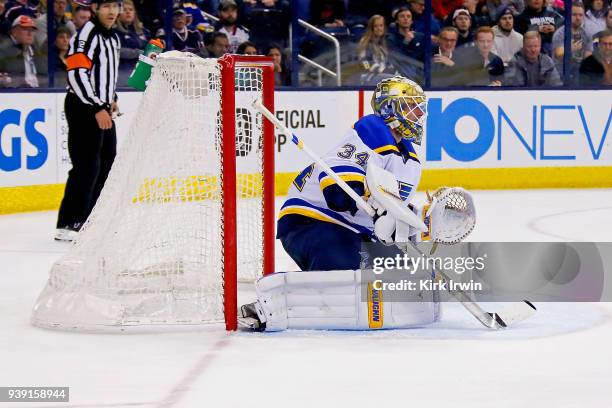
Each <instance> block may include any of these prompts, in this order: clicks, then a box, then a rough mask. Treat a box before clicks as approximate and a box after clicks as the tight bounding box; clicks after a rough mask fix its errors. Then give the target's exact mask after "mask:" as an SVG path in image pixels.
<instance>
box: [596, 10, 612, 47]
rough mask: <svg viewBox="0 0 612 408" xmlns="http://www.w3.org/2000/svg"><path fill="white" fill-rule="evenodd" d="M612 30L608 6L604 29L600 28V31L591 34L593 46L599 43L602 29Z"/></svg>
mask: <svg viewBox="0 0 612 408" xmlns="http://www.w3.org/2000/svg"><path fill="white" fill-rule="evenodd" d="M606 30H607V31H612V7H610V8H609V9H608V11H607V12H606V29H605V30H601V31H600V32H598V33H597V34H595V35H594V36H593V46H594V47H595V46H597V44H598V43H599V39H600V38H601V35H600V34H602V33H603V32H604V31H606Z"/></svg>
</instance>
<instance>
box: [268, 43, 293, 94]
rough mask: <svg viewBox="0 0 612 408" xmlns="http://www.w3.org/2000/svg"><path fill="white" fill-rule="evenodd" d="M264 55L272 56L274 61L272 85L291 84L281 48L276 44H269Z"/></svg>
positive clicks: (289, 72)
mask: <svg viewBox="0 0 612 408" xmlns="http://www.w3.org/2000/svg"><path fill="white" fill-rule="evenodd" d="M266 55H267V56H268V57H272V62H273V63H274V85H275V86H291V71H290V70H289V68H288V67H287V64H285V58H284V57H283V49H282V48H281V47H280V46H278V45H275V44H273V45H270V46H269V47H268V49H267V50H266Z"/></svg>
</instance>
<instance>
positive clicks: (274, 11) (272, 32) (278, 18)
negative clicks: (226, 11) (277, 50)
mask: <svg viewBox="0 0 612 408" xmlns="http://www.w3.org/2000/svg"><path fill="white" fill-rule="evenodd" d="M243 15H244V19H243V21H244V25H245V26H247V27H248V28H249V39H250V40H251V41H253V42H254V43H255V44H257V45H258V46H259V47H260V48H263V46H265V45H267V44H270V43H276V44H282V45H286V44H287V40H288V38H289V24H290V23H291V8H290V4H289V1H287V0H252V1H251V2H245V3H244V11H243Z"/></svg>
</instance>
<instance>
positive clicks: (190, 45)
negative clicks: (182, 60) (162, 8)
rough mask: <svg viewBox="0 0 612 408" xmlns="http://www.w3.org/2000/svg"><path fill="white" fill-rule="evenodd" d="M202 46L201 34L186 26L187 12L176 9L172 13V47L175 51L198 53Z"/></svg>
mask: <svg viewBox="0 0 612 408" xmlns="http://www.w3.org/2000/svg"><path fill="white" fill-rule="evenodd" d="M201 46H202V36H200V33H198V32H197V31H192V30H190V29H188V28H187V13H185V10H183V9H176V10H174V13H173V15H172V47H173V48H174V49H175V50H177V51H189V52H193V53H198V52H199V50H200V48H201Z"/></svg>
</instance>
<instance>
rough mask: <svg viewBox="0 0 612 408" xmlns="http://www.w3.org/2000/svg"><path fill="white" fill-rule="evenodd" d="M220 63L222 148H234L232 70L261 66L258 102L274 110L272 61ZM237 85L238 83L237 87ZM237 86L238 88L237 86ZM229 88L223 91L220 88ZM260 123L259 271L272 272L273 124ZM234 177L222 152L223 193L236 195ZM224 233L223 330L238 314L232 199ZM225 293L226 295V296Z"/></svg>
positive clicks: (238, 58) (232, 58)
mask: <svg viewBox="0 0 612 408" xmlns="http://www.w3.org/2000/svg"><path fill="white" fill-rule="evenodd" d="M219 64H220V65H221V88H222V95H223V101H222V116H223V151H224V152H233V151H236V136H235V135H236V131H237V129H236V92H240V85H239V84H237V81H236V72H237V71H238V72H239V71H240V69H261V71H262V79H263V81H262V85H263V86H262V89H261V98H262V103H263V105H264V106H266V107H267V108H268V109H269V110H270V111H271V112H274V64H273V63H272V58H270V57H263V56H257V55H255V56H253V55H233V54H226V55H225V56H223V57H222V58H219ZM237 85H238V86H237ZM237 88H238V89H237ZM229 89H231V90H233V92H225V91H224V90H229ZM260 120H261V121H263V123H262V171H263V174H262V178H263V180H264V182H263V185H262V188H263V191H262V203H263V212H262V223H263V228H262V232H263V236H262V243H263V274H264V275H266V274H270V273H272V272H274V239H275V235H274V231H275V229H274V215H275V214H274V146H275V145H274V141H275V136H274V125H273V124H272V123H271V122H270V121H268V120H265V118H264V117H263V116H260ZM235 178H236V155H233V154H224V155H223V179H224V183H223V195H224V196H225V197H236V196H237V191H236V183H227V182H225V180H231V179H235ZM223 212H224V216H223V219H224V224H225V225H224V231H225V233H224V235H223V249H224V253H225V254H230V256H226V257H225V273H224V275H225V307H224V312H225V324H226V329H227V330H236V329H237V324H238V323H237V319H236V316H237V314H238V299H237V293H238V284H237V277H238V273H237V269H238V266H237V259H238V257H237V251H238V248H237V240H236V237H237V225H236V220H237V214H236V201H235V200H229V201H227V202H224V206H223ZM228 295H229V296H228Z"/></svg>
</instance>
